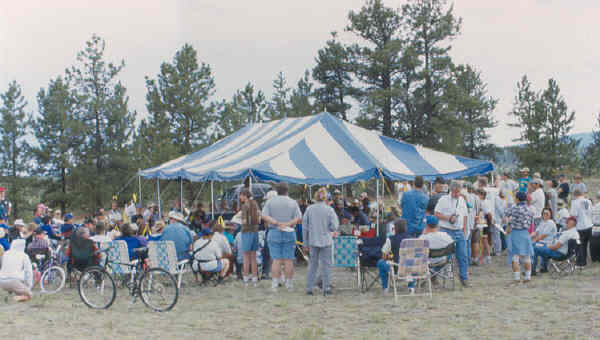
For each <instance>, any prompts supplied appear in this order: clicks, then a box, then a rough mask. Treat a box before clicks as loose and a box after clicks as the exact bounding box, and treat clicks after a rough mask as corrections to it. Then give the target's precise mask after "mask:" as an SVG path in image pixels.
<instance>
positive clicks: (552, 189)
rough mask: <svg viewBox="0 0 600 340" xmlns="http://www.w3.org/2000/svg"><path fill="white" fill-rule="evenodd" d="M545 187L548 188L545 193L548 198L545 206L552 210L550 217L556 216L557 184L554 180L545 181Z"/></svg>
mask: <svg viewBox="0 0 600 340" xmlns="http://www.w3.org/2000/svg"><path fill="white" fill-rule="evenodd" d="M546 187H547V188H548V191H547V193H548V197H549V200H548V204H547V206H548V208H550V210H552V216H556V215H557V214H558V193H557V192H556V190H557V188H558V182H557V181H556V180H555V179H553V180H549V181H546ZM542 217H543V216H542ZM555 222H556V221H555Z"/></svg>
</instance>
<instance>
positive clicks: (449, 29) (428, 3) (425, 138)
mask: <svg viewBox="0 0 600 340" xmlns="http://www.w3.org/2000/svg"><path fill="white" fill-rule="evenodd" d="M453 11H454V9H453V6H448V1H447V0H411V1H409V2H408V3H407V4H405V5H403V6H402V17H403V27H404V29H405V30H406V33H407V38H406V39H407V45H409V46H410V48H411V49H410V52H411V53H414V57H416V58H417V59H418V61H419V62H418V63H415V62H414V61H412V60H409V62H410V63H412V64H413V65H414V66H415V69H410V68H409V69H407V70H405V71H408V72H409V75H408V77H411V76H412V75H413V74H416V76H417V77H418V82H417V83H415V84H414V85H415V88H414V90H413V91H412V96H411V98H410V102H411V103H410V104H409V106H408V107H407V108H405V110H403V111H401V114H400V117H399V120H400V121H401V122H402V121H417V122H418V123H419V124H418V125H415V126H411V127H410V130H408V129H406V126H404V129H401V132H400V137H402V138H405V139H406V140H408V141H410V142H414V143H421V144H423V145H426V146H430V147H435V148H438V149H444V148H445V146H446V145H448V144H449V143H446V142H445V141H444V139H443V136H442V135H441V131H443V130H444V129H445V126H447V125H446V124H447V119H446V118H447V117H445V104H446V103H445V101H444V93H445V91H446V89H447V87H448V85H449V81H450V80H451V76H452V66H453V63H452V58H451V57H450V55H449V54H448V52H449V51H450V48H451V44H450V42H451V41H452V40H453V39H454V38H455V37H457V36H458V35H459V34H460V27H461V23H462V20H461V19H460V18H457V17H455V16H454V13H453ZM411 109H412V110H411ZM409 115H419V116H421V117H419V118H416V117H410V116H409ZM407 116H408V117H407ZM401 127H402V125H401Z"/></svg>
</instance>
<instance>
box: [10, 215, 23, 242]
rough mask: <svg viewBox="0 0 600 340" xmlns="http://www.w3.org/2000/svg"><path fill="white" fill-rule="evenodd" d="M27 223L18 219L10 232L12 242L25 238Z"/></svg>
mask: <svg viewBox="0 0 600 340" xmlns="http://www.w3.org/2000/svg"><path fill="white" fill-rule="evenodd" d="M25 236H26V233H25V222H23V220H22V219H20V218H19V219H16V220H15V223H14V224H13V227H12V228H10V229H9V230H8V238H9V239H10V240H17V239H20V238H25Z"/></svg>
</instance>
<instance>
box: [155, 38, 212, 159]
mask: <svg viewBox="0 0 600 340" xmlns="http://www.w3.org/2000/svg"><path fill="white" fill-rule="evenodd" d="M146 89H147V95H146V100H147V104H146V107H147V108H148V112H149V113H150V115H151V116H157V117H156V119H154V121H163V120H166V121H168V122H169V124H168V126H169V127H170V138H168V139H167V140H168V141H172V142H173V143H174V144H175V145H176V146H177V147H178V149H179V154H188V153H190V152H192V151H194V150H196V149H197V148H198V147H201V146H204V145H206V144H208V143H209V142H210V133H209V132H210V131H209V130H210V128H211V127H212V126H213V124H214V122H215V121H216V119H217V117H216V115H217V112H218V110H219V104H218V103H216V102H214V101H211V98H212V96H213V95H214V92H215V81H214V78H213V75H212V71H211V68H210V66H209V65H207V64H205V63H201V64H198V57H197V52H196V50H195V49H194V48H193V47H192V46H191V45H189V44H185V45H184V46H183V47H182V48H181V49H179V50H178V51H177V53H175V57H174V58H173V62H172V63H168V62H164V63H162V64H161V66H160V73H159V74H158V75H157V79H156V80H155V79H150V78H148V77H146ZM156 128H158V127H156Z"/></svg>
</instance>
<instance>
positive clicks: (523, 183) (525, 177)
mask: <svg viewBox="0 0 600 340" xmlns="http://www.w3.org/2000/svg"><path fill="white" fill-rule="evenodd" d="M529 182H531V177H529V168H523V169H521V178H520V179H519V191H520V192H524V193H527V187H528V186H529Z"/></svg>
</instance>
